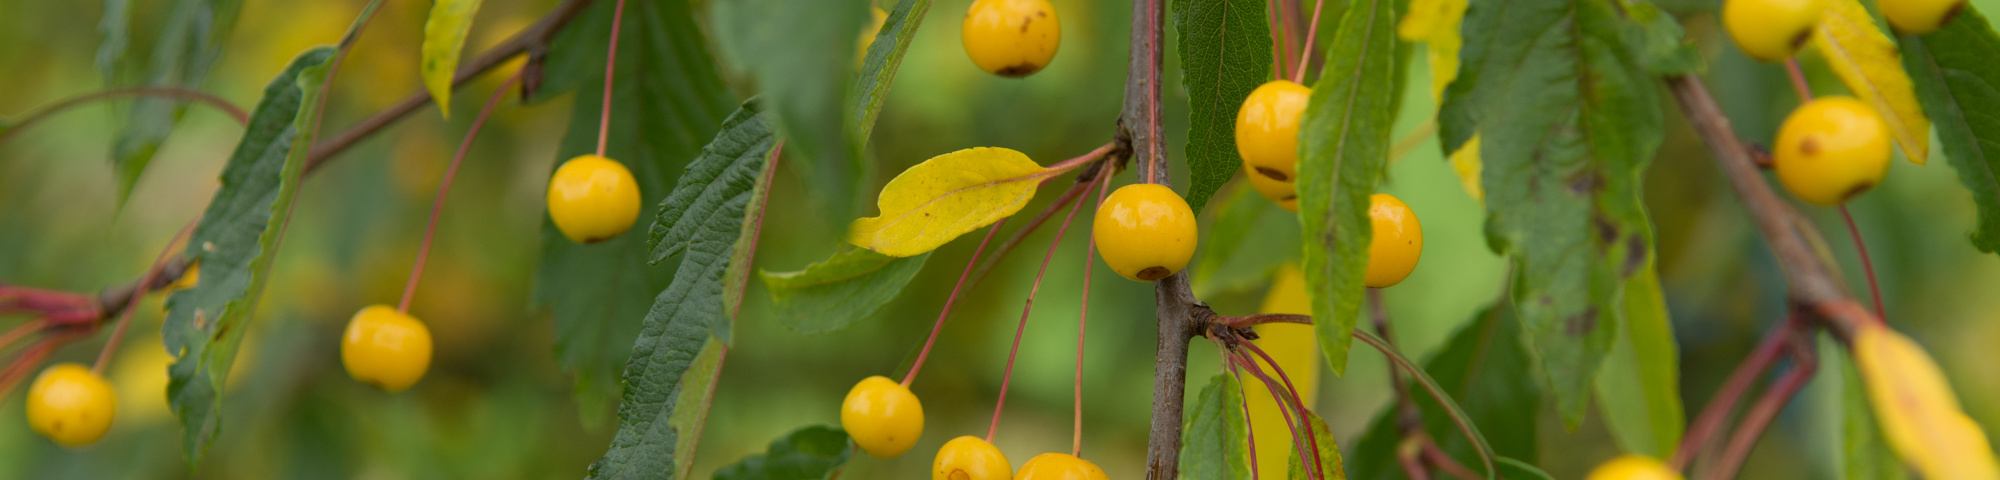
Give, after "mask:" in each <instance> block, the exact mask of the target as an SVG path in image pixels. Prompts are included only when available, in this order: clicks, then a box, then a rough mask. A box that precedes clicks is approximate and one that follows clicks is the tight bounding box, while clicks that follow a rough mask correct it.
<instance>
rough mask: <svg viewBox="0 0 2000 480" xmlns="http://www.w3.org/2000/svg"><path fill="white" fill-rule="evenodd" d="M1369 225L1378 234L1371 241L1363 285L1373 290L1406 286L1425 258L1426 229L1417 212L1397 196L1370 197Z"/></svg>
mask: <svg viewBox="0 0 2000 480" xmlns="http://www.w3.org/2000/svg"><path fill="white" fill-rule="evenodd" d="M1368 221H1369V225H1370V226H1371V227H1373V228H1374V230H1375V233H1374V237H1373V238H1371V239H1369V241H1368V275H1367V279H1366V280H1365V281H1364V282H1363V283H1366V284H1367V285H1368V286H1369V287H1372V288H1387V287H1391V286H1395V285H1396V284H1398V283H1403V279H1404V278H1408V277H1409V276H1410V271H1411V270H1415V269H1416V268H1417V258H1418V257H1422V256H1423V254H1424V226H1423V224H1421V223H1418V222H1417V212H1416V211H1413V210H1410V206H1409V205H1408V204H1405V203H1403V201H1402V200H1401V199H1398V198H1396V197H1395V196H1393V195H1389V194H1386V193H1377V194H1374V195H1371V196H1369V197H1368Z"/></svg>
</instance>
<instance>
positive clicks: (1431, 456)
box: [1418, 437, 1485, 480]
mask: <svg viewBox="0 0 2000 480" xmlns="http://www.w3.org/2000/svg"><path fill="white" fill-rule="evenodd" d="M1418 451H1419V453H1422V454H1423V456H1424V460H1425V461H1427V462H1430V464H1432V465H1437V467H1438V469H1439V470H1444V473H1448V474H1451V476H1454V477H1458V478H1459V479H1460V480H1479V479H1481V478H1485V477H1482V476H1480V475H1479V473H1477V472H1473V471H1472V469H1471V468H1469V467H1466V466H1465V464H1462V463H1458V460H1457V459H1454V458H1451V455H1446V454H1445V453H1444V450H1443V449H1440V448H1438V446H1437V443H1434V442H1431V441H1430V438H1428V437H1427V438H1424V439H1423V445H1422V446H1421V447H1420V448H1419V449H1418Z"/></svg>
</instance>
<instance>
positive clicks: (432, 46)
mask: <svg viewBox="0 0 2000 480" xmlns="http://www.w3.org/2000/svg"><path fill="white" fill-rule="evenodd" d="M480 1H481V0H436V2H435V3H432V4H431V17H430V20H426V21H424V47H423V50H424V60H423V75H424V88H425V89H428V90H430V91H431V98H433V99H436V100H437V105H438V110H439V111H441V112H444V116H446V117H450V116H451V77H452V76H453V75H457V74H458V53H459V51H461V50H464V49H465V34H466V33H467V32H470V31H472V17H473V16H474V15H477V14H478V13H479V3H480Z"/></svg>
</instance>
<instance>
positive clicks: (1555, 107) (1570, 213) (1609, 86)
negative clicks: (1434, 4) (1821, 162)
mask: <svg viewBox="0 0 2000 480" xmlns="http://www.w3.org/2000/svg"><path fill="white" fill-rule="evenodd" d="M1613 1H1618V0H1522V1H1519V2H1509V3H1505V4H1498V3H1491V2H1487V3H1478V4H1475V5H1472V8H1471V10H1470V11H1469V13H1468V16H1467V19H1466V24H1465V27H1464V32H1465V34H1466V38H1465V45H1466V48H1465V50H1464V52H1463V55H1462V56H1461V58H1462V59H1463V60H1464V68H1463V70H1462V71H1461V72H1460V74H1459V77H1458V80H1457V81H1456V82H1453V83H1452V85H1451V87H1449V88H1447V89H1446V90H1445V103H1444V110H1443V112H1442V113H1440V114H1439V121H1440V122H1441V125H1440V128H1441V129H1442V130H1441V133H1442V134H1443V138H1444V140H1445V142H1444V143H1445V145H1446V148H1445V150H1446V151H1452V150H1456V149H1457V148H1458V147H1459V146H1460V145H1462V144H1463V143H1464V142H1465V140H1466V139H1467V138H1469V137H1471V135H1472V132H1473V131H1478V132H1479V133H1480V138H1482V139H1483V140H1482V141H1481V143H1480V157H1481V159H1482V160H1483V162H1484V167H1483V168H1482V170H1481V178H1482V182H1481V183H1482V185H1483V187H1484V189H1485V191H1486V211H1487V220H1486V238H1487V243H1488V244H1489V245H1490V246H1491V247H1492V248H1493V249H1494V250H1495V251H1497V252H1500V253H1503V254H1506V255H1508V256H1510V257H1511V258H1512V260H1513V271H1514V279H1513V286H1512V287H1511V288H1512V292H1513V300H1514V308H1515V309H1516V311H1517V312H1516V313H1517V314H1518V315H1520V318H1521V324H1522V325H1523V327H1524V328H1525V329H1526V330H1527V332H1528V339H1529V345H1530V346H1531V347H1532V348H1533V349H1534V350H1535V352H1536V357H1537V358H1538V359H1539V360H1540V364H1541V369H1542V371H1544V372H1545V373H1546V374H1547V375H1546V378H1547V379H1548V381H1549V382H1550V387H1551V389H1552V390H1553V392H1554V393H1555V396H1556V406H1557V411H1558V412H1560V413H1561V414H1562V418H1563V422H1564V424H1565V425H1567V426H1569V427H1570V428H1575V427H1576V426H1577V425H1578V424H1579V423H1580V422H1582V421H1583V416H1584V413H1585V412H1586V411H1587V410H1588V407H1589V405H1590V396H1591V389H1592V384H1593V383H1595V381H1596V379H1597V374H1598V371H1599V370H1600V368H1601V367H1602V366H1603V364H1604V359H1605V357H1606V356H1607V355H1608V354H1609V353H1610V351H1611V347H1612V345H1613V344H1614V343H1616V340H1617V334H1618V328H1617V326H1618V325H1619V324H1620V323H1621V322H1622V317H1623V316H1624V304H1623V301H1622V300H1621V298H1622V295H1623V292H1624V289H1625V284H1626V282H1627V281H1628V280H1629V279H1631V278H1632V277H1633V276H1634V275H1635V274H1637V273H1638V272H1639V269H1640V267H1641V266H1643V264H1644V263H1645V260H1646V258H1647V257H1648V256H1650V255H1651V252H1652V249H1653V248H1652V241H1651V239H1650V237H1649V233H1648V231H1647V230H1648V228H1649V223H1648V220H1647V219H1646V212H1645V209H1644V206H1643V204H1642V203H1641V202H1640V197H1641V195H1640V192H1639V190H1640V186H1641V184H1642V182H1641V181H1640V175H1641V174H1642V173H1644V172H1645V168H1646V164H1647V163H1649V162H1650V161H1651V159H1652V156H1653V151H1654V149H1655V148H1657V147H1658V146H1659V144H1660V139H1661V131H1662V128H1663V127H1662V125H1663V120H1662V119H1661V118H1662V114H1661V105H1662V104H1663V103H1664V102H1665V100H1664V99H1663V98H1662V97H1663V95H1662V94H1661V92H1660V82H1659V80H1658V78H1656V75H1655V74H1654V73H1653V72H1651V71H1649V70H1648V69H1647V68H1645V67H1646V66H1647V65H1648V64H1649V63H1650V62H1651V60H1649V58H1651V57H1650V56H1649V55H1648V53H1647V52H1646V49H1645V48H1642V47H1643V45H1633V44H1631V42H1628V41H1627V40H1628V39H1630V38H1633V37H1634V36H1635V34H1633V33H1632V32H1633V31H1634V30H1635V29H1641V28H1643V26H1642V25H1641V24H1639V23H1637V22H1636V21H1633V20H1629V19H1626V18H1624V17H1621V16H1620V13H1619V7H1618V5H1614V4H1613V3H1612V2H1613Z"/></svg>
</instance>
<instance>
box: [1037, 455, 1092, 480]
mask: <svg viewBox="0 0 2000 480" xmlns="http://www.w3.org/2000/svg"><path fill="white" fill-rule="evenodd" d="M1014 480H1111V477H1108V476H1105V475H1104V469H1102V468H1097V464H1095V463H1090V461H1089V460H1084V459H1081V458H1076V457H1074V456H1071V455H1070V454H1067V453H1053V452H1051V453H1044V454H1041V455H1036V456H1035V458H1030V459H1028V463H1027V464H1024V465H1021V470H1020V471H1018V472H1015V473H1014Z"/></svg>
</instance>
